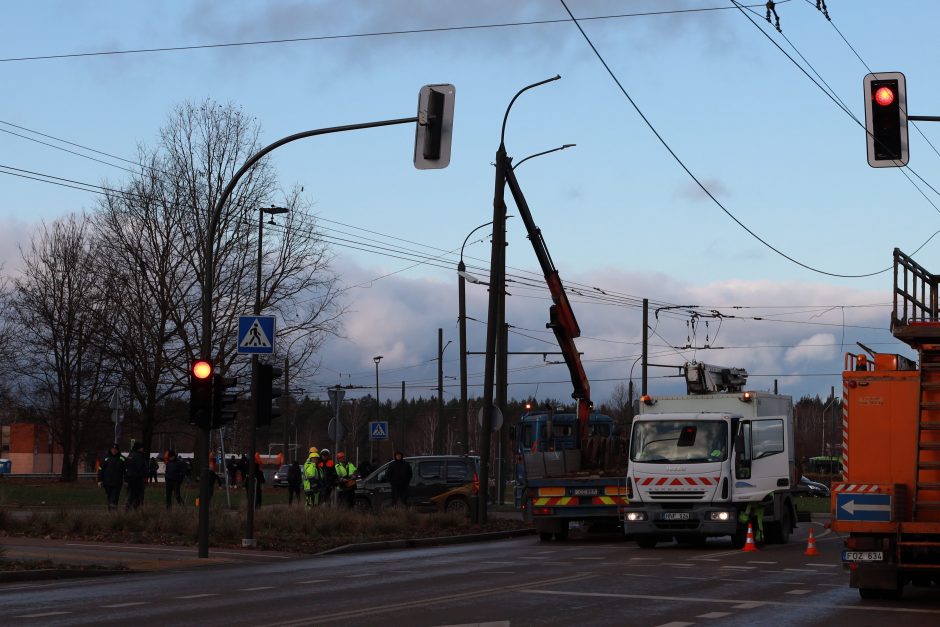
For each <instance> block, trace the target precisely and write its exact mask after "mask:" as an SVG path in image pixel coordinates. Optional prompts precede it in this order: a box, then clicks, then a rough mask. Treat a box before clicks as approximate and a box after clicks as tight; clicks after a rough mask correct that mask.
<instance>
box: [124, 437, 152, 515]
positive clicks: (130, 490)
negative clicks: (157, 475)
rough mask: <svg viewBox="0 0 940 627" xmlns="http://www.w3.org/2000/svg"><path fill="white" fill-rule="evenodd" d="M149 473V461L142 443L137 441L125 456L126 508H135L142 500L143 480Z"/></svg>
mask: <svg viewBox="0 0 940 627" xmlns="http://www.w3.org/2000/svg"><path fill="white" fill-rule="evenodd" d="M148 474H150V462H149V460H148V459H147V455H146V453H144V443H143V442H137V443H136V444H134V446H133V450H132V451H131V454H130V455H128V456H127V469H126V470H125V471H124V479H125V481H127V504H126V506H125V508H126V509H131V508H133V509H137V508H138V507H140V506H141V505H142V504H143V502H144V481H146V480H147V475H148Z"/></svg>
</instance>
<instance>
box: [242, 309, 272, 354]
mask: <svg viewBox="0 0 940 627" xmlns="http://www.w3.org/2000/svg"><path fill="white" fill-rule="evenodd" d="M238 352H239V354H246V353H247V354H250V355H251V354H254V355H273V354H274V316H239V317H238Z"/></svg>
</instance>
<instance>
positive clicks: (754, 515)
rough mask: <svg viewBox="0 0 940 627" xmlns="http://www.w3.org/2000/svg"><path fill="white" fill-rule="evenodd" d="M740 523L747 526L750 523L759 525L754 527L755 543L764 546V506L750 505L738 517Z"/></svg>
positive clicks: (758, 504)
mask: <svg viewBox="0 0 940 627" xmlns="http://www.w3.org/2000/svg"><path fill="white" fill-rule="evenodd" d="M738 522H740V523H742V524H744V525H746V524H748V523H749V522H750V523H752V524H753V523H757V524H754V525H753V527H752V528H753V529H754V542H756V543H758V544H763V542H764V506H763V505H761V504H760V503H748V504H747V507H745V508H744V511H742V512H741V513H740V514H739V515H738Z"/></svg>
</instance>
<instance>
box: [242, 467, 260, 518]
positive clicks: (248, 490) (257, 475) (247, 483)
mask: <svg viewBox="0 0 940 627" xmlns="http://www.w3.org/2000/svg"><path fill="white" fill-rule="evenodd" d="M263 485H264V471H263V470H261V465H260V464H259V465H256V466H255V509H261V492H262V486H263ZM249 486H251V482H250V481H245V495H246V496H248V497H249V498H251V488H250V487H249Z"/></svg>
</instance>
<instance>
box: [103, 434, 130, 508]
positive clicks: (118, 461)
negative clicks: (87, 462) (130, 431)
mask: <svg viewBox="0 0 940 627" xmlns="http://www.w3.org/2000/svg"><path fill="white" fill-rule="evenodd" d="M126 465H127V460H126V459H125V458H124V456H123V455H121V449H120V448H118V445H117V442H115V443H114V444H112V445H111V448H110V449H108V454H107V455H105V458H104V461H103V462H102V463H101V465H100V466H99V467H98V487H99V488H101V487H103V488H104V493H105V495H106V496H107V498H108V511H110V510H112V509H115V508H116V507H117V506H118V500H119V499H120V498H121V486H122V485H124V470H125V467H126Z"/></svg>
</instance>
